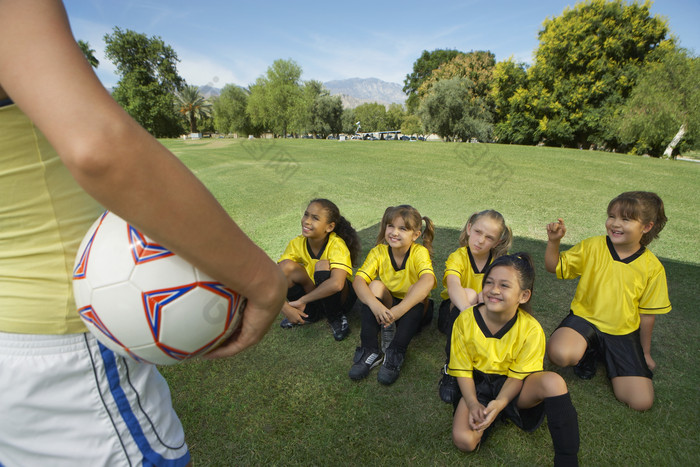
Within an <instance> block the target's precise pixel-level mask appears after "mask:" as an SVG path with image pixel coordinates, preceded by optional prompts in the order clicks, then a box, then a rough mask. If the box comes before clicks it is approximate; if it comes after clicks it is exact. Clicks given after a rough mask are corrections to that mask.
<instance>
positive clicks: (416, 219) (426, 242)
mask: <svg viewBox="0 0 700 467" xmlns="http://www.w3.org/2000/svg"><path fill="white" fill-rule="evenodd" d="M397 217H401V219H403V221H404V223H405V224H406V227H408V228H409V229H411V230H417V231H419V232H421V238H422V243H423V246H424V247H425V248H427V249H428V252H430V255H431V256H432V254H433V239H434V238H435V225H434V224H433V221H431V220H430V218H428V217H421V215H420V213H419V212H418V210H417V209H416V208H414V207H413V206H409V205H408V204H401V205H399V206H389V207H388V208H386V210H385V211H384V215H383V216H382V225H381V227H380V228H379V235H377V245H380V244H382V243H385V240H384V236H385V234H386V226H387V224H389V223H390V222H391V221H393V220H394V219H396V218H397ZM423 222H425V230H423V229H422V226H423Z"/></svg>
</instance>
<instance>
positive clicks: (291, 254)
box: [278, 232, 352, 281]
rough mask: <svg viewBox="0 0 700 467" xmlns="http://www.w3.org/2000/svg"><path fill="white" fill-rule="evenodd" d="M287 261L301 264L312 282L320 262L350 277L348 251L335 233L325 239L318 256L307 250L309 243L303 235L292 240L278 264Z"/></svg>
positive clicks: (350, 267)
mask: <svg viewBox="0 0 700 467" xmlns="http://www.w3.org/2000/svg"><path fill="white" fill-rule="evenodd" d="M285 259H289V260H292V261H294V262H295V263H299V264H301V265H302V266H303V267H304V269H306V273H307V274H308V275H309V277H310V278H311V280H312V281H313V280H314V270H315V268H316V263H318V262H319V261H320V260H327V261H328V262H329V263H330V264H331V270H333V269H342V270H344V271H345V272H347V273H348V274H349V275H352V261H351V260H350V250H349V249H348V246H347V245H346V244H345V240H343V239H342V238H340V236H339V235H337V234H336V233H335V232H331V233H330V234H329V235H328V237H327V238H326V244H325V245H324V246H323V248H321V251H320V252H319V254H318V255H314V253H313V252H312V251H311V249H310V248H309V242H308V240H307V239H306V237H304V236H303V235H299V236H298V237H295V238H293V239H292V241H290V242H289V244H287V248H285V249H284V253H282V256H281V257H280V259H279V261H278V263H279V262H280V261H282V260H285Z"/></svg>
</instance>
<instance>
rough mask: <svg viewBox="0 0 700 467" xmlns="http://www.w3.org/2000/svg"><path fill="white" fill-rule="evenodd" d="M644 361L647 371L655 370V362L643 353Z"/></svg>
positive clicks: (649, 355)
mask: <svg viewBox="0 0 700 467" xmlns="http://www.w3.org/2000/svg"><path fill="white" fill-rule="evenodd" d="M644 360H646V361H647V366H648V367H649V369H650V370H651V371H654V369H655V368H656V362H655V361H654V359H653V358H651V354H648V353H645V354H644Z"/></svg>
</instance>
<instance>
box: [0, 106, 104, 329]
mask: <svg viewBox="0 0 700 467" xmlns="http://www.w3.org/2000/svg"><path fill="white" fill-rule="evenodd" d="M102 211H103V209H102V208H101V207H100V206H99V204H97V202H96V201H95V200H94V199H92V198H91V197H90V196H89V195H88V194H87V193H86V192H85V191H83V189H82V188H80V186H79V185H78V183H77V182H76V181H75V180H74V179H73V177H72V176H71V174H70V172H69V171H68V169H67V168H66V166H65V165H63V163H62V162H61V159H60V158H59V157H58V154H56V151H54V149H53V148H52V147H51V145H50V144H49V142H48V140H47V139H46V138H45V137H44V135H42V134H41V132H39V130H38V129H37V128H36V127H35V126H34V124H33V123H32V122H31V121H30V120H29V117H27V116H26V115H25V114H24V113H22V111H21V110H20V109H19V108H18V107H17V106H16V105H8V106H4V107H0V331H3V332H11V333H24V334H71V333H77V332H85V330H86V329H85V325H84V324H83V322H82V320H81V319H80V316H78V313H77V311H76V309H75V302H74V301H73V287H72V285H71V284H72V278H73V262H74V261H75V254H76V252H77V251H78V246H79V245H80V241H81V240H82V238H83V235H85V232H87V231H88V229H89V228H90V225H91V224H92V223H93V222H94V221H95V219H97V217H98V216H99V215H100V212H102Z"/></svg>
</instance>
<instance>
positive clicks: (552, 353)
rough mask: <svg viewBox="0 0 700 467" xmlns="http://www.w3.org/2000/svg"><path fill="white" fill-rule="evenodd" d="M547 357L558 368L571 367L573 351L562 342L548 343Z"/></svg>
mask: <svg viewBox="0 0 700 467" xmlns="http://www.w3.org/2000/svg"><path fill="white" fill-rule="evenodd" d="M547 357H548V358H549V361H550V362H552V363H553V364H554V365H557V366H570V365H571V363H570V360H571V351H570V350H569V349H567V348H566V347H565V346H564V345H561V343H560V342H558V341H557V342H552V341H550V342H548V343H547Z"/></svg>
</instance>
